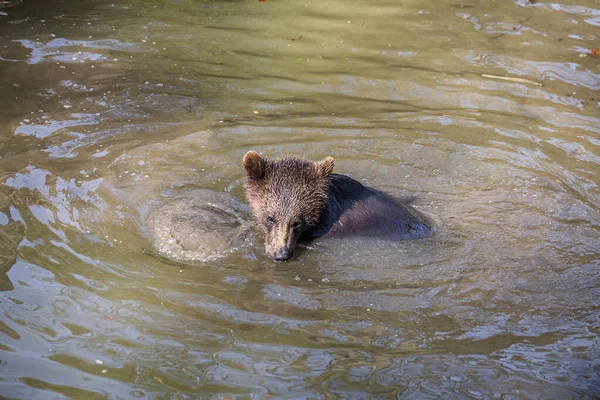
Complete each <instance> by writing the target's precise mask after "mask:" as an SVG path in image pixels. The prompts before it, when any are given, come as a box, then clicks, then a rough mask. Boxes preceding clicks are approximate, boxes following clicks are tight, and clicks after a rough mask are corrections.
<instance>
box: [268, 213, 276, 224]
mask: <svg viewBox="0 0 600 400" xmlns="http://www.w3.org/2000/svg"><path fill="white" fill-rule="evenodd" d="M267 224H268V225H275V218H273V217H272V216H270V215H269V216H268V217H267Z"/></svg>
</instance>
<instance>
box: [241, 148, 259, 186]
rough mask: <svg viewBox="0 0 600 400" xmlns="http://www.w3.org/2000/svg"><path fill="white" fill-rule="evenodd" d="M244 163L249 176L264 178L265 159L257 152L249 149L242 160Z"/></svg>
mask: <svg viewBox="0 0 600 400" xmlns="http://www.w3.org/2000/svg"><path fill="white" fill-rule="evenodd" d="M242 165H244V168H245V169H246V174H247V175H248V177H250V178H253V179H262V178H263V177H264V176H265V160H263V159H262V158H260V156H259V155H258V153H257V152H255V151H249V152H247V153H246V155H245V156H244V159H243V160H242Z"/></svg>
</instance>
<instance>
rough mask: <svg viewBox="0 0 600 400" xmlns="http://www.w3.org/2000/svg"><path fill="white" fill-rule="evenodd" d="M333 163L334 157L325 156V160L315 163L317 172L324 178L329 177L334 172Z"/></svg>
mask: <svg viewBox="0 0 600 400" xmlns="http://www.w3.org/2000/svg"><path fill="white" fill-rule="evenodd" d="M333 164H334V160H333V157H325V158H324V159H323V160H321V161H319V162H317V163H315V167H316V169H317V173H318V174H319V175H321V176H322V177H323V178H329V176H330V175H331V173H332V172H333Z"/></svg>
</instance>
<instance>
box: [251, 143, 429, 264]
mask: <svg viewBox="0 0 600 400" xmlns="http://www.w3.org/2000/svg"><path fill="white" fill-rule="evenodd" d="M333 164H334V161H333V158H331V157H327V158H325V159H324V160H322V161H319V162H311V161H306V160H302V159H298V158H291V157H290V158H283V159H280V160H273V161H270V160H265V159H263V158H261V157H260V156H259V155H258V153H256V152H253V151H251V152H248V153H246V155H245V156H244V159H243V165H244V168H245V169H246V174H247V176H246V185H245V187H246V198H247V200H248V203H249V205H250V208H251V210H252V214H253V216H254V219H255V221H256V223H257V225H258V226H259V227H260V228H261V229H262V230H263V232H264V234H265V248H266V251H267V254H268V255H269V257H271V258H272V259H273V260H275V261H284V260H288V259H290V258H291V257H292V255H293V251H294V249H295V247H296V245H297V243H298V241H299V240H306V239H312V238H317V237H320V236H324V235H328V236H329V235H331V236H370V237H379V238H385V239H396V240H401V239H418V238H425V237H429V236H431V235H432V234H433V227H432V225H431V224H430V222H429V221H428V220H427V219H426V218H425V217H424V216H423V215H422V214H421V213H419V212H418V211H417V210H415V209H414V208H412V207H411V206H409V205H405V204H402V203H400V202H398V201H396V200H395V199H393V198H392V197H391V196H389V195H387V194H385V193H383V192H380V191H378V190H375V189H372V188H369V187H366V186H364V185H362V184H361V183H359V182H357V181H356V180H354V179H352V178H350V177H348V176H345V175H339V174H334V173H332V171H333Z"/></svg>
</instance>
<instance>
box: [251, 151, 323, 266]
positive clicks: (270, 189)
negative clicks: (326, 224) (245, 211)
mask: <svg viewBox="0 0 600 400" xmlns="http://www.w3.org/2000/svg"><path fill="white" fill-rule="evenodd" d="M242 164H243V165H244V168H245V169H246V184H245V187H246V198H247V199H248V203H249V204H250V208H251V210H252V214H253V215H254V219H255V220H256V223H257V225H258V226H259V227H260V228H261V229H262V230H263V231H264V233H265V248H266V251H267V254H268V256H269V257H270V258H271V259H273V260H275V261H285V260H289V259H290V258H291V257H292V254H293V252H294V249H295V248H296V244H297V243H298V239H299V238H300V237H301V236H302V235H303V234H304V233H305V232H308V231H310V230H311V229H313V228H314V227H315V226H316V225H317V224H318V222H319V218H320V216H321V214H322V213H323V210H324V208H325V203H326V201H327V194H328V191H329V184H330V179H331V172H332V171H333V158H331V157H327V158H325V159H323V160H322V161H319V162H312V161H306V160H301V159H298V158H292V157H288V158H283V159H280V160H272V161H271V160H266V159H264V158H261V157H260V155H258V153H257V152H255V151H249V152H248V153H246V155H245V156H244V159H243V161H242Z"/></svg>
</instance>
